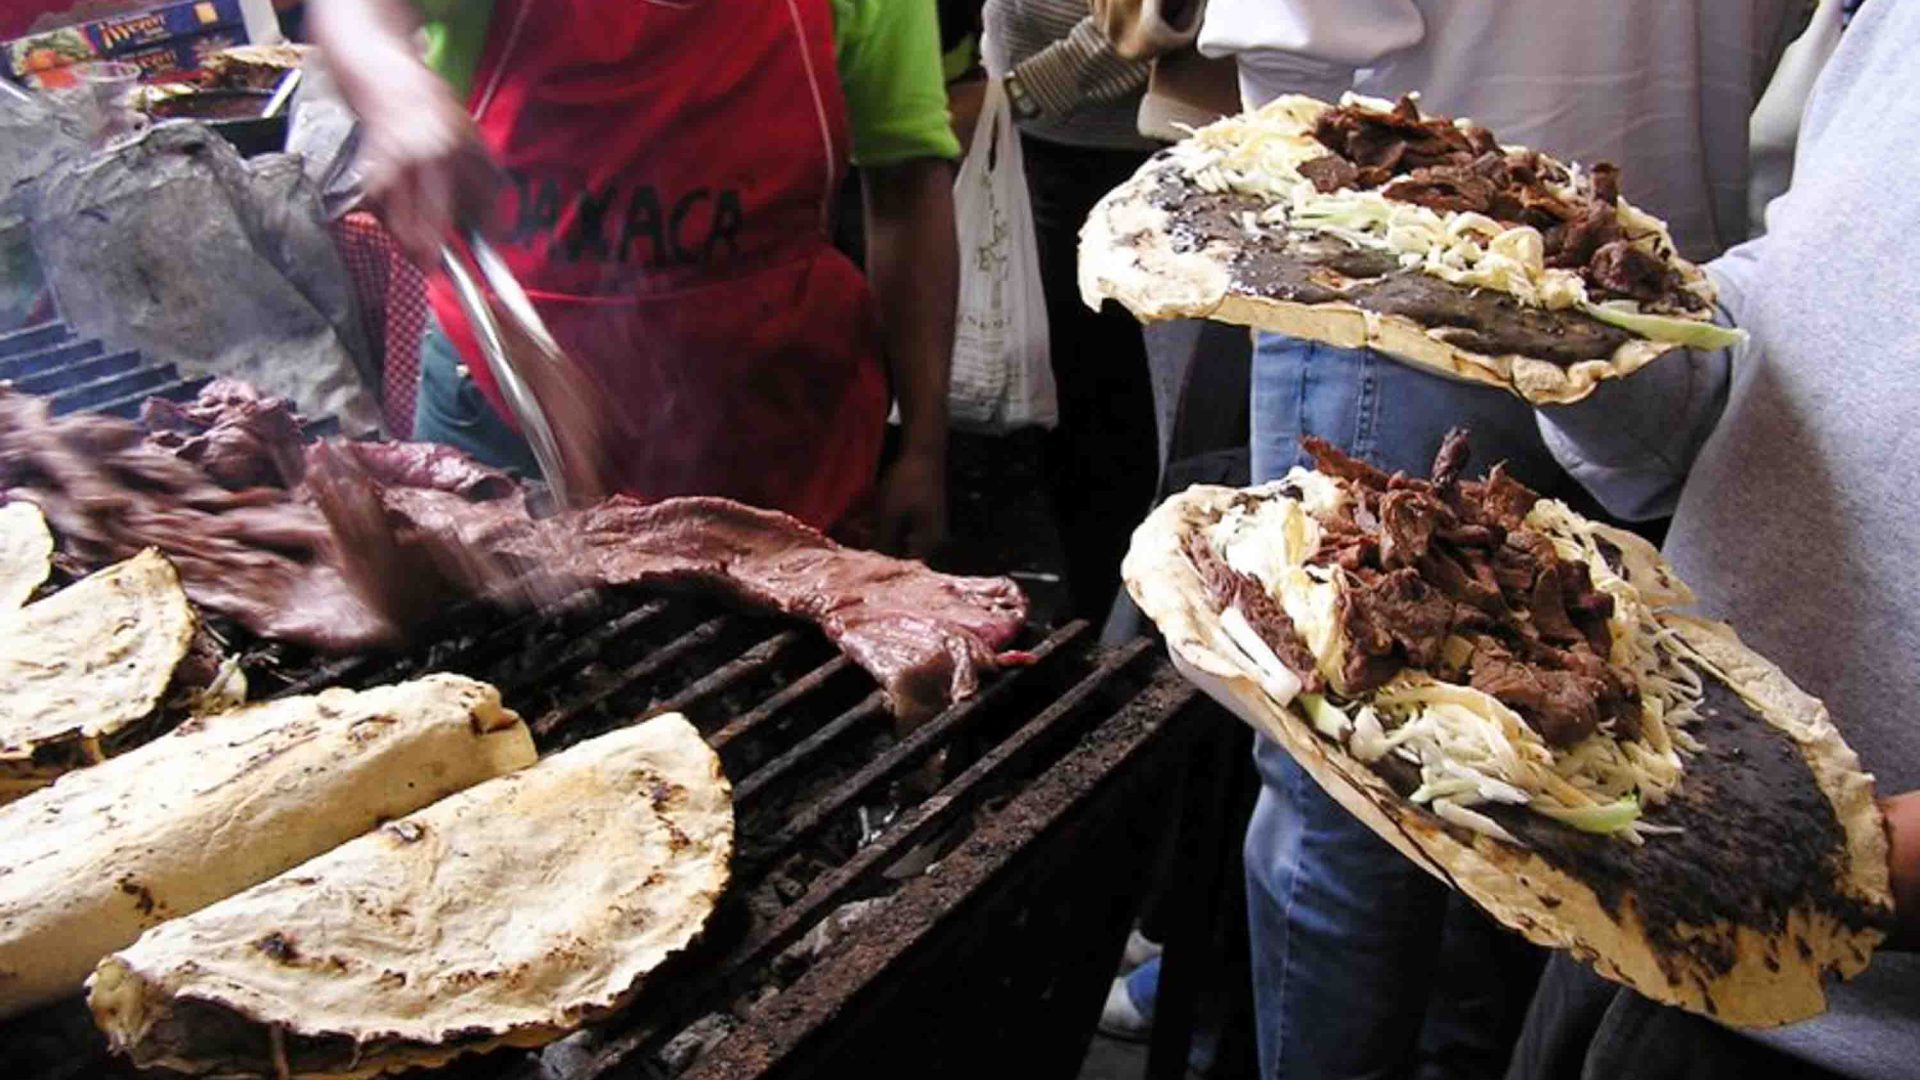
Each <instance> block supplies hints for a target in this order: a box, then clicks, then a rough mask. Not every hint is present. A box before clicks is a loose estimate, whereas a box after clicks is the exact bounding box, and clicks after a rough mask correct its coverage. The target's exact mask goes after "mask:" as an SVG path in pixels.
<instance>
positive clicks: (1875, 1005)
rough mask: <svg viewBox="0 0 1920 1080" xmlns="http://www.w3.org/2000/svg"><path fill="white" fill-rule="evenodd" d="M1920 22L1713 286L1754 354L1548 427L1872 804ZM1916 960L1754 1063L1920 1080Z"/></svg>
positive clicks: (1883, 17) (1903, 734)
mask: <svg viewBox="0 0 1920 1080" xmlns="http://www.w3.org/2000/svg"><path fill="white" fill-rule="evenodd" d="M1916 57H1920V0H1869V2H1868V3H1867V4H1865V5H1864V6H1863V7H1862V8H1861V9H1860V13H1859V15H1858V16H1857V17H1856V18H1855V19H1854V21H1853V24H1852V26H1851V27H1849V28H1848V30H1847V32H1846V34H1845V36H1844V37H1843V39H1842V40H1841V43H1840V46H1839V48H1838V50H1837V51H1836V52H1835V54H1834V56H1833V59H1832V60H1831V61H1830V62H1829V64H1828V67H1827V70H1826V71H1825V73H1824V74H1823V75H1822V76H1821V79H1820V82H1819V84H1818V85H1817V86H1816V88H1815V90H1814V94H1813V97H1812V99H1811V100H1810V102H1809V104H1808V108H1807V113H1806V116H1805V119H1804V122H1803V124H1802V127H1801V133H1800V144H1799V149H1798V151H1797V154H1796V157H1795V162H1794V173H1793V186H1792V188H1791V189H1790V190H1789V191H1788V193H1787V194H1786V195H1784V196H1783V197H1781V198H1780V199H1778V200H1776V201H1775V202H1774V203H1773V205H1772V206H1771V207H1770V208H1769V209H1768V213H1767V233H1766V235H1765V236H1764V237H1762V238H1760V239H1758V240H1755V241H1752V242H1750V243H1748V244H1745V245H1743V246H1741V247H1738V248H1735V249H1734V250H1732V251H1730V252H1728V253H1727V254H1726V255H1725V256H1723V257H1721V258H1720V259H1718V260H1716V261H1715V262H1714V263H1712V264H1711V266H1710V267H1709V270H1710V272H1711V273H1712V274H1713V277H1714V280H1715V281H1716V283H1717V284H1718V285H1719V288H1720V294H1721V302H1722V304H1723V306H1724V308H1725V313H1726V315H1727V316H1728V317H1730V318H1731V319H1732V321H1733V322H1735V323H1736V324H1738V325H1739V326H1741V327H1743V328H1744V329H1745V330H1747V332H1748V333H1749V334H1750V335H1751V340H1750V342H1749V344H1748V345H1747V346H1745V347H1743V348H1741V349H1739V350H1736V351H1735V352H1734V354H1733V355H1728V354H1727V353H1717V354H1708V355H1703V354H1681V355H1674V356H1670V357H1667V358H1664V359H1662V360H1660V361H1658V362H1656V363H1655V364H1653V365H1652V366H1650V367H1648V368H1647V369H1645V370H1644V371H1642V372H1641V373H1639V374H1638V375H1635V376H1633V377H1632V378H1630V379H1626V380H1623V381H1622V382H1620V383H1617V384H1612V385H1609V386H1607V387H1605V388H1604V389H1603V391H1602V392H1599V393H1596V394H1595V395H1594V396H1593V397H1592V398H1590V399H1588V401H1586V402H1583V403H1582V404H1580V405H1577V406H1572V407H1567V408H1557V409H1546V410H1542V412H1541V413H1540V423H1541V429H1542V431H1543V433H1544V434H1545V435H1546V437H1547V442H1548V445H1549V446H1551V447H1552V448H1553V450H1554V453H1555V455H1556V456H1558V457H1559V458H1560V459H1561V462H1562V464H1564V465H1565V466H1566V467H1567V469H1568V470H1569V471H1570V472H1572V473H1573V474H1574V475H1575V476H1576V477H1578V478H1579V479H1580V480H1581V481H1582V482H1583V483H1584V484H1586V486H1587V487H1588V488H1590V489H1591V490H1592V491H1593V492H1594V494H1595V495H1596V496H1598V497H1599V498H1600V499H1601V501H1602V502H1604V503H1605V504H1606V505H1607V506H1608V507H1609V508H1610V509H1612V510H1614V511H1615V512H1616V513H1620V514H1623V515H1625V516H1629V517H1650V516H1655V515H1657V514H1659V513H1662V512H1664V511H1666V510H1667V509H1669V508H1671V509H1672V510H1673V513H1674V521H1673V530H1672V533H1671V534H1670V535H1669V537H1668V540H1667V554H1668V555H1669V556H1670V557H1671V558H1672V560H1673V562H1674V563H1675V564H1676V565H1677V566H1678V567H1679V569H1680V572H1681V574H1682V575H1683V576H1684V578H1685V579H1686V580H1687V581H1688V582H1689V583H1691V584H1692V585H1693V587H1694V589H1695V590H1696V591H1697V592H1698V593H1699V595H1700V599H1701V606H1702V608H1703V609H1705V611H1706V612H1707V613H1708V614H1711V615H1714V616H1717V617H1720V618H1725V619H1727V620H1728V621H1730V622H1732V623H1733V625H1734V626H1735V628H1737V629H1738V630H1739V632H1740V634H1741V636H1742V637H1743V638H1744V639H1745V640H1746V641H1747V642H1748V643H1749V644H1750V645H1752V646H1753V647H1754V648H1756V649H1758V650H1759V651H1760V652H1762V653H1764V654H1766V655H1767V656H1768V657H1770V658H1772V659H1773V660H1774V661H1775V662H1776V663H1778V664H1780V665H1781V666H1782V667H1783V668H1785V669H1786V671H1787V672H1788V674H1790V675H1791V676H1792V677H1793V678H1794V679H1795V680H1796V681H1797V682H1799V683H1800V685H1801V686H1803V687H1805V688H1806V689H1807V690H1808V691H1810V692H1812V693H1814V694H1817V695H1818V696H1820V697H1821V698H1823V699H1824V700H1825V701H1826V703H1827V705H1828V707H1829V708H1830V709H1831V711H1832V713H1833V718H1834V720H1835V722H1836V723H1837V724H1838V725H1839V727H1840V729H1841V731H1842V732H1843V733H1844V734H1845V735H1846V737H1847V740H1848V741H1849V742H1850V743H1852V745H1853V746H1854V748H1855V749H1857V750H1858V751H1859V752H1860V756H1861V759H1862V761H1863V762H1864V764H1865V766H1866V768H1867V769H1868V770H1869V771H1871V772H1873V773H1874V774H1875V776H1876V777H1877V778H1878V782H1879V790H1880V791H1881V792H1882V793H1883V794H1891V793H1895V792H1901V791H1907V790H1910V789H1913V788H1916V787H1920V716H1917V715H1916V713H1920V564H1916V563H1915V562H1914V561H1912V560H1913V559H1914V557H1915V555H1916V553H1920V263H1916V261H1915V258H1914V250H1913V249H1914V245H1915V242H1916V233H1920V149H1916V144H1915V141H1914V133H1915V132H1920V61H1916V59H1915V58H1916ZM1916 961H1920V957H1916V956H1915V955H1914V954H1890V953H1887V954H1882V955H1881V956H1879V957H1878V958H1876V959H1875V960H1874V963H1873V966H1872V967H1871V968H1870V969H1869V970H1868V971H1867V972H1866V974H1864V975H1863V976H1861V978H1860V979H1858V980H1856V981H1855V982H1854V983H1853V984H1851V985H1848V986H1844V987H1840V988H1837V989H1836V991H1835V993H1834V994H1833V1008H1832V1010H1831V1012H1830V1013H1829V1015H1827V1016H1825V1017H1822V1018H1820V1019H1817V1020H1813V1021H1808V1022H1806V1023H1803V1024H1797V1025H1794V1026H1792V1027H1789V1028H1785V1029H1783V1030H1781V1031H1779V1032H1775V1033H1770V1034H1768V1035H1767V1036H1765V1038H1766V1039H1767V1041H1769V1042H1771V1043H1773V1044H1775V1045H1778V1046H1781V1047H1783V1048H1785V1049H1787V1050H1789V1051H1790V1052H1792V1053H1794V1054H1796V1055H1798V1056H1801V1057H1805V1058H1807V1059H1810V1060H1814V1061H1817V1062H1819V1063H1821V1064H1824V1065H1826V1066H1827V1067H1829V1068H1833V1069H1835V1070H1837V1071H1839V1072H1842V1073H1843V1074H1846V1075H1850V1076H1863V1077H1896V1076H1898V1077H1912V1076H1915V1075H1920V962H1916Z"/></svg>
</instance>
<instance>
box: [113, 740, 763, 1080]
mask: <svg viewBox="0 0 1920 1080" xmlns="http://www.w3.org/2000/svg"><path fill="white" fill-rule="evenodd" d="M732 847H733V813H732V803H731V793H730V791H729V789H728V786H727V782H726V779H725V778H724V777H723V776H722V775H721V772H720V763H719V759H718V757H717V756H716V755H715V754H714V753H713V751H712V750H711V749H710V748H708V746H707V745H706V743H705V742H704V741H702V740H701V738H700V734H699V732H697V731H696V730H694V728H693V726H692V725H691V724H689V723H688V722H687V721H686V720H685V719H684V718H682V717H680V716H679V715H677V714H670V715H667V716H662V717H659V718H657V719H654V720H650V721H647V722H645V723H642V724H639V725H636V726H634V727H631V728H626V729H623V730H620V731H616V732H614V733H612V734H609V735H603V736H601V737H599V738H597V739H592V740H589V741H587V742H584V743H581V744H580V745H578V746H575V747H572V748H571V749H568V750H565V751H563V752H561V753H558V754H555V755H553V756H552V757H549V758H546V759H544V760H542V761H541V762H540V763H538V764H537V765H534V766H533V767H531V768H528V769H524V770H522V771H520V772H518V773H515V774H513V775H511V776H507V777H503V778H501V779H498V780H493V781H490V782H488V783H485V784H481V785H479V786H477V787H474V788H471V789H469V790H467V791H464V792H462V793H460V794H458V795H455V796H452V797H450V798H447V799H444V800H442V801H440V802H439V803H436V804H434V805H433V806H430V807H428V808H427V809H425V810H422V811H420V812H418V813H416V814H413V815H411V816H409V817H406V818H402V819H400V820H398V821H394V822H391V823H389V824H387V825H385V826H382V827H381V828H380V829H378V830H376V831H374V832H372V833H370V834H368V835H366V836H364V837H362V838H360V839H358V840H355V841H353V842H352V843H349V844H345V845H343V846H341V847H340V848H338V849H336V850H334V851H332V852H329V853H328V854H325V855H322V856H320V857H318V858H316V859H313V860H311V861H309V862H307V863H305V864H303V865H301V866H299V867H296V868H295V869H293V870H290V871H288V872H287V873H284V874H282V875H280V876H279V877H277V878H275V879H273V880H272V881H268V882H266V883H264V884H261V885H259V886H256V887H254V888H252V889H249V890H248V891H246V892H244V893H241V894H239V895H238V896H234V897H232V898H231V899H228V900H225V901H223V902H221V903H219V904H216V905H214V906H212V907H210V908H207V909H206V910H204V911H201V912H199V913H198V914H195V915H192V916H189V917H187V918H184V919H179V920H176V921H174V922H170V923H167V924H165V925H163V926H160V927H158V928H157V929H155V930H152V931H150V932H148V933H147V934H146V935H145V936H144V937H142V938H141V939H140V940H139V942H137V943H136V944H134V945H133V946H131V947H130V948H127V949H125V950H122V951H121V952H119V953H116V954H115V955H113V956H111V957H109V958H107V959H106V960H105V961H103V962H102V963H101V965H100V968H99V970H98V971H97V972H96V973H95V974H94V976H93V978H92V979H91V980H90V981H89V984H88V985H89V987H90V992H89V997H88V1003H89V1004H90V1005H91V1006H92V1008H93V1012H94V1017H95V1019H96V1020H97V1021H98V1023H99V1025H100V1027H101V1030H103V1031H104V1032H106V1034H107V1038H108V1039H109V1041H110V1042H111V1043H112V1045H113V1047H114V1048H115V1049H116V1050H118V1051H120V1052H122V1053H124V1054H127V1055H128V1056H129V1057H131V1058H132V1060H133V1062H134V1063H135V1064H136V1065H139V1066H142V1067H148V1066H163V1067H166V1068H170V1069H175V1070H178V1071H181V1072H186V1073H190V1074H195V1075H202V1074H224V1075H233V1074H249V1075H259V1074H269V1075H271V1074H276V1073H277V1074H278V1075H282V1076H286V1075H292V1076H325V1077H331V1078H336V1080H341V1078H351V1077H367V1076H374V1075H377V1074H380V1073H384V1072H391V1071H395V1070H399V1069H404V1068H410V1067H415V1066H433V1065H439V1064H442V1063H445V1062H447V1061H449V1060H451V1059H453V1058H455V1057H457V1056H459V1055H461V1054H466V1053H473V1052H479V1051H484V1050H488V1049H492V1048H494V1047H499V1046H508V1045H511V1046H522V1047H525V1046H537V1045H540V1044H542V1043H545V1042H548V1041H551V1040H553V1039H555V1038H558V1037H560V1036H561V1035H563V1034H565V1033H566V1032H568V1031H571V1030H573V1029H574V1028H576V1027H578V1026H579V1025H580V1024H582V1023H585V1022H587V1021H590V1020H592V1019H594V1018H596V1017H599V1016H601V1015H604V1014H606V1013H608V1012H611V1011H612V1010H615V1009H617V1008H619V1007H620V1006H621V1005H622V1004H623V1003H624V1002H625V1001H627V1000H628V999H629V998H630V997H631V995H632V994H633V993H634V992H635V991H636V990H637V989H638V986H639V984H640V982H641V980H642V979H643V978H644V977H645V976H646V975H647V973H648V972H650V971H652V970H653V969H655V968H656V967H658V966H659V965H660V964H661V963H662V962H663V961H665V960H666V959H667V958H668V957H670V956H672V955H673V954H674V953H676V952H678V951H680V950H682V949H684V948H685V947H686V946H687V945H688V944H689V943H690V942H691V941H692V940H693V939H694V937H695V936H696V935H697V934H698V933H699V932H700V930H701V929H702V927H703V926H704V925H705V923H706V920H707V917H708V916H709V915H710V914H711V913H712V911H713V909H714V905H715V903H716V901H717V900H718V898H719V896H720V894H721V892H722V890H723V889H724V888H725V886H726V882H727V873H728V860H729V858H730V856H731V853H732Z"/></svg>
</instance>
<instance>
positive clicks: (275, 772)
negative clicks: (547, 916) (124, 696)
mask: <svg viewBox="0 0 1920 1080" xmlns="http://www.w3.org/2000/svg"><path fill="white" fill-rule="evenodd" d="M533 759H534V750H533V741H532V737H531V736H530V735H529V734H528V732H527V728H526V725H525V724H523V723H521V722H520V719H519V717H517V716H515V715H514V714H513V713H512V712H510V711H508V710H507V709H505V708H503V707H502V706H501V704H500V695H499V693H498V692H497V691H496V690H494V688H493V687H491V686H488V685H486V684H485V683H480V682H475V681H474V680H472V679H466V678H461V677H458V676H452V675H435V676H431V677H429V678H425V679H420V680H417V681H414V682H409V683H403V684H400V685H397V686H383V687H379V688H377V689H373V690H365V691H360V692H357V693H356V692H353V691H348V690H329V691H326V692H324V693H321V694H318V695H315V696H313V697H298V698H287V699H284V700H281V701H274V702H268V703H266V704H260V705H252V706H248V707H245V708H242V709H238V710H235V711H232V712H226V713H221V714H218V715H214V716H208V717H202V718H198V719H194V720H190V721H188V722H187V723H185V724H183V725H181V726H180V727H179V728H177V729H175V730H174V731H173V732H171V733H170V734H167V735H163V736H161V737H160V738H158V739H156V740H154V741H153V742H150V743H148V744H146V745H145V746H142V747H140V748H139V749H137V750H134V751H131V752H129V753H126V754H123V755H121V756H119V757H117V758H114V759H112V760H110V761H107V762H105V763H104V764H101V765H96V766H94V767H93V768H90V769H83V770H80V771H79V772H75V773H72V774H70V775H68V776H66V777H63V778H62V779H61V780H60V781H59V782H58V783H56V784H54V785H53V786H52V787H50V788H47V789H45V790H43V791H38V792H35V793H34V794H32V795H29V796H27V797H26V798H24V799H21V800H20V801H18V802H16V803H13V804H11V805H9V806H6V807H0V1016H5V1015H9V1014H12V1013H16V1012H20V1011H22V1010H24V1009H27V1008H31V1007H33V1006H35V1005H39V1004H43V1003H46V1002H50V1001H54V1000H57V999H59V998H61V997H64V996H66V995H69V994H73V993H77V992H78V991H79V990H80V987H81V984H82V982H83V980H85V979H86V977H87V973H88V972H90V971H92V970H93V968H94V965H95V964H97V963H98V962H99V960H100V958H101V957H103V956H105V955H107V954H108V953H110V952H112V951H113V950H115V949H118V948H121V947H123V946H126V945H128V944H130V943H132V942H133V941H134V939H136V938H138V937H139V936H140V934H141V932H142V931H144V930H146V929H148V928H150V927H152V926H155V925H158V924H159V923H161V922H163V921H165V920H167V919H172V918H177V917H179V916H181V915H185V914H187V913H189V912H192V911H196V910H198V909H200V908H203V907H205V906H207V905H208V904H211V903H213V902H214V901H217V900H221V899H224V898H225V897H228V896H231V895H233V894H234V893H237V892H239V891H240V890H242V889H245V888H247V887H249V886H251V885H254V884H257V883H259V882H261V881H265V880H266V879H268V878H270V877H272V876H273V875H275V874H278V873H280V872H281V871H283V870H286V869H287V868H289V867H292V866H295V865H297V864H299V863H300V862H301V861H303V860H305V859H308V858H311V857H313V856H314V855H317V854H319V853H321V852H323V851H326V850H328V849H330V848H332V847H334V846H335V845H338V844H340V843H343V842H345V841H347V840H350V839H352V838H353V837H356V836H359V835H360V834H361V833H364V832H366V831H367V830H368V829H371V828H373V827H374V826H375V825H376V824H378V823H379V822H381V821H386V820H389V819H392V818H396V817H399V816H401V815H403V814H407V813H410V812H412V811H414V810H417V809H419V808H420V807H422V806H425V805H427V804H428V803H431V802H433V801H434V800H435V799H438V798H440V797H442V796H444V795H448V794H451V793H452V792H455V791H458V790H460V789H462V788H465V787H468V786H470V785H472V784H476V783H479V782H480V781H482V780H486V779H489V778H491V777H494V776H497V775H500V774H502V773H506V772H510V771H512V770H514V769H517V768H520V767H521V766H524V765H526V764H528V763H530V762H532V761H533Z"/></svg>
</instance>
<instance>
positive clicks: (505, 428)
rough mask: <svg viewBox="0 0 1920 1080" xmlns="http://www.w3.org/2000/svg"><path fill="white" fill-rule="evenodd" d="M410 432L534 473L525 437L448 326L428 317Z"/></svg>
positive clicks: (482, 459) (499, 464)
mask: <svg viewBox="0 0 1920 1080" xmlns="http://www.w3.org/2000/svg"><path fill="white" fill-rule="evenodd" d="M413 437H414V438H415V439H417V440H419V441H420V442H433V443H440V444H442V445H444V446H451V447H453V448H454V449H456V450H460V451H464V452H465V453H466V454H467V455H468V456H469V457H471V458H473V459H474V460H476V461H479V462H482V463H484V464H487V465H491V466H493V467H494V468H496V469H505V470H507V471H508V472H512V473H517V474H519V475H520V476H522V477H528V478H538V477H539V476H540V466H539V464H538V463H537V462H536V461H534V458H533V449H532V448H531V447H529V446H528V445H527V440H526V439H525V438H524V437H522V436H521V434H520V433H519V432H517V431H515V430H513V427H512V425H510V424H508V423H507V422H506V420H505V419H503V418H502V417H501V416H500V414H499V413H497V412H495V411H494V409H493V406H492V405H491V404H489V403H488V401H487V399H486V396H485V395H483V394H482V393H481V392H480V387H479V386H477V385H475V384H474V381H473V377H472V376H470V375H468V374H467V369H466V365H465V362H464V361H462V360H461V359H460V353H459V351H458V350H456V349H455V348H454V347H453V342H452V341H449V340H448V339H447V334H446V331H444V330H442V329H440V325H439V324H438V323H436V322H433V321H431V320H429V321H428V323H427V333H426V337H425V338H423V339H421V342H420V392H419V394H418V395H417V396H416V397H415V399H414V404H413Z"/></svg>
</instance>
